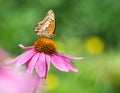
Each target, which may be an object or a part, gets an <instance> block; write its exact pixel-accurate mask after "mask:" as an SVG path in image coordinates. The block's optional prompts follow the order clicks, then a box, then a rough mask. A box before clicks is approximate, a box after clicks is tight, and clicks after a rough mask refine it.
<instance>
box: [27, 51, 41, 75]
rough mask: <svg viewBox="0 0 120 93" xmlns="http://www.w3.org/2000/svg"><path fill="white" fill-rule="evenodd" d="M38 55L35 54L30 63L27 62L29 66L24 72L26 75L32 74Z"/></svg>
mask: <svg viewBox="0 0 120 93" xmlns="http://www.w3.org/2000/svg"><path fill="white" fill-rule="evenodd" d="M39 55H40V53H36V54H35V55H34V56H33V57H32V59H31V60H30V62H29V64H28V67H27V70H26V72H27V73H28V74H32V72H33V70H34V68H35V65H36V62H37V61H38V58H39Z"/></svg>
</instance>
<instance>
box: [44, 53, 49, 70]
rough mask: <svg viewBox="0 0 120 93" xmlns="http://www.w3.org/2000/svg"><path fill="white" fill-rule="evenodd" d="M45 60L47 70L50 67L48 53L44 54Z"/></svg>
mask: <svg viewBox="0 0 120 93" xmlns="http://www.w3.org/2000/svg"><path fill="white" fill-rule="evenodd" d="M45 60H46V62H47V67H48V70H49V69H50V56H49V55H45ZM47 72H48V71H47Z"/></svg>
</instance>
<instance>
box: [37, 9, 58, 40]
mask: <svg viewBox="0 0 120 93" xmlns="http://www.w3.org/2000/svg"><path fill="white" fill-rule="evenodd" d="M35 32H36V34H37V35H39V36H44V37H47V38H53V37H55V36H56V35H55V34H54V32H55V15H54V12H53V10H49V11H48V12H47V14H46V16H45V17H44V19H43V20H42V21H40V22H39V23H38V24H37V25H36V27H35Z"/></svg>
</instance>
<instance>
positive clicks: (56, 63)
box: [51, 54, 69, 72]
mask: <svg viewBox="0 0 120 93" xmlns="http://www.w3.org/2000/svg"><path fill="white" fill-rule="evenodd" d="M51 61H52V64H53V65H54V66H55V67H56V68H57V69H59V70H61V71H65V72H68V71H69V70H68V69H67V68H66V66H65V64H64V60H63V59H61V58H60V57H59V56H57V55H55V54H52V55H51Z"/></svg>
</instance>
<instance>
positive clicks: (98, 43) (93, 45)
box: [86, 36, 105, 54]
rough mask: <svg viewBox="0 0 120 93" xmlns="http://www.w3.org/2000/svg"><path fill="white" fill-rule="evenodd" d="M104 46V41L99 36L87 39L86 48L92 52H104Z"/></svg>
mask: <svg viewBox="0 0 120 93" xmlns="http://www.w3.org/2000/svg"><path fill="white" fill-rule="evenodd" d="M104 47H105V44H104V41H103V40H102V39H101V38H100V37H98V36H94V37H91V38H89V39H88V40H87V41H86V50H87V52H88V53H90V54H99V53H101V52H103V50H104Z"/></svg>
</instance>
